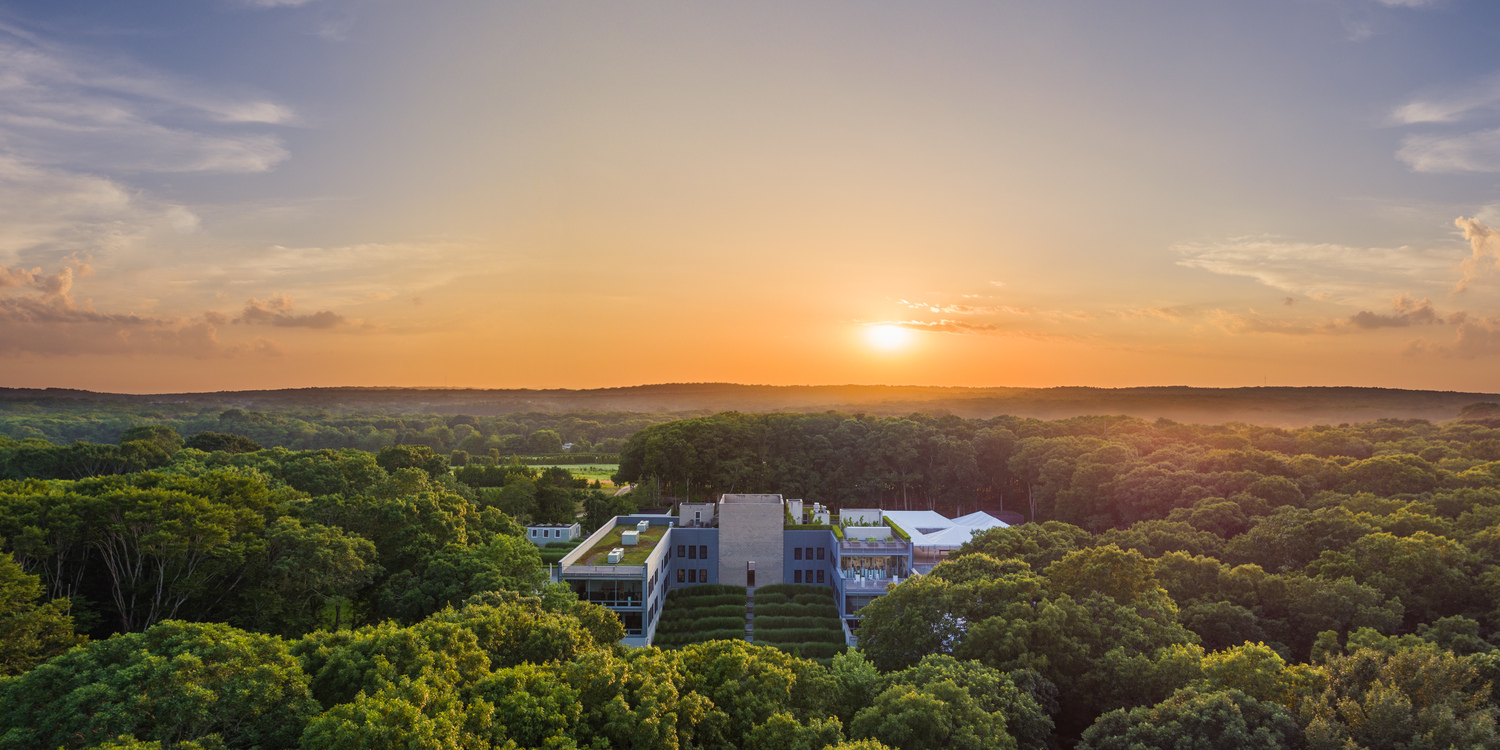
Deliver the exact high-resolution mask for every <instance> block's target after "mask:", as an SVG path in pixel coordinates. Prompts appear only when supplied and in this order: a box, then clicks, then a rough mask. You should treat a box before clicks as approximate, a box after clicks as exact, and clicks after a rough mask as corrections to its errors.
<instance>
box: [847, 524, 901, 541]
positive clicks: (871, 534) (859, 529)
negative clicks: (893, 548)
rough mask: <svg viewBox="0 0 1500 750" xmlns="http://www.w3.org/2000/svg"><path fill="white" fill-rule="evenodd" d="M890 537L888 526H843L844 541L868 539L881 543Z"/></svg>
mask: <svg viewBox="0 0 1500 750" xmlns="http://www.w3.org/2000/svg"><path fill="white" fill-rule="evenodd" d="M891 537H892V534H891V527H889V526H845V527H844V538H845V539H869V540H873V541H877V542H878V541H883V540H886V539H890V538H891Z"/></svg>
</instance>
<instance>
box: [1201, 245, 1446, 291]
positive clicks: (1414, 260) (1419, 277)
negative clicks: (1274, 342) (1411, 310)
mask: <svg viewBox="0 0 1500 750" xmlns="http://www.w3.org/2000/svg"><path fill="white" fill-rule="evenodd" d="M1172 250H1173V251H1175V252H1176V253H1177V254H1178V255H1179V256H1181V257H1180V259H1179V260H1178V261H1177V263H1178V265H1182V266H1186V267H1189V268H1199V269H1202V270H1205V271H1208V272H1210V273H1216V274H1221V275H1225V276H1243V277H1247V278H1252V279H1255V280H1256V281H1259V282H1260V283H1262V284H1265V285H1266V286H1268V287H1271V288H1273V289H1278V290H1280V291H1283V292H1289V293H1292V294H1296V295H1299V296H1304V297H1311V298H1313V299H1318V300H1326V301H1332V302H1336V303H1340V304H1352V305H1369V304H1374V303H1376V302H1377V301H1378V300H1382V299H1390V298H1392V297H1394V296H1395V295H1397V294H1401V293H1404V292H1407V291H1408V290H1411V289H1422V290H1424V291H1425V290H1431V291H1433V292H1436V291H1437V290H1441V289H1444V288H1446V287H1447V286H1448V281H1447V279H1448V278H1451V274H1452V268H1453V263H1454V260H1455V258H1454V257H1453V256H1452V254H1451V252H1450V251H1446V250H1428V249H1421V248H1413V247H1395V248H1379V247H1372V248H1362V247H1352V246H1348V245H1334V244H1315V243H1308V242H1289V241H1286V240H1283V239H1281V238H1277V237H1240V238H1233V239H1230V240H1226V241H1223V242H1212V243H1182V244H1178V245H1176V246H1174V247H1173V248H1172Z"/></svg>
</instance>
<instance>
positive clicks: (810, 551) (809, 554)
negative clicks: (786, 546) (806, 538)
mask: <svg viewBox="0 0 1500 750" xmlns="http://www.w3.org/2000/svg"><path fill="white" fill-rule="evenodd" d="M807 559H809V560H811V559H812V547H808V548H807Z"/></svg>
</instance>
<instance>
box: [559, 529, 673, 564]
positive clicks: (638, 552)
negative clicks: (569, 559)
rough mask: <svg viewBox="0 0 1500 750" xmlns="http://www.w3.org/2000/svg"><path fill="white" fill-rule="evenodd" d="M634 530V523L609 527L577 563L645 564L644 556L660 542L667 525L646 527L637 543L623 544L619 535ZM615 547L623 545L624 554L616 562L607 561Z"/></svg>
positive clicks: (648, 554) (649, 554)
mask: <svg viewBox="0 0 1500 750" xmlns="http://www.w3.org/2000/svg"><path fill="white" fill-rule="evenodd" d="M634 530H635V525H634V524H630V525H623V524H622V525H620V526H616V527H614V528H613V529H610V530H609V533H608V534H605V535H604V538H603V539H601V540H599V543H598V544H595V545H594V547H593V549H590V550H589V551H588V552H586V553H584V555H583V557H581V558H579V560H578V564H579V565H645V564H646V558H648V557H650V556H651V551H652V550H654V549H656V544H657V542H660V541H661V538H662V537H663V536H665V535H666V533H667V527H666V526H652V527H651V528H649V529H647V530H646V532H645V533H643V534H641V540H640V542H639V543H637V544H633V545H627V544H624V543H623V542H622V541H621V536H622V535H623V534H624V533H625V532H627V531H634ZM616 547H623V548H624V549H625V556H624V557H622V558H620V561H619V562H617V563H611V562H608V559H609V551H610V550H612V549H614V548H616Z"/></svg>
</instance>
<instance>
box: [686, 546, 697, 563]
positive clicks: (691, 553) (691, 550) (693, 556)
mask: <svg viewBox="0 0 1500 750" xmlns="http://www.w3.org/2000/svg"><path fill="white" fill-rule="evenodd" d="M688 559H689V560H697V559H698V548H697V547H694V546H692V545H689V546H688Z"/></svg>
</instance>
